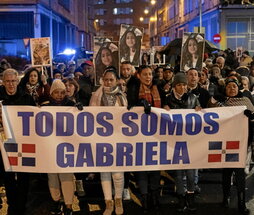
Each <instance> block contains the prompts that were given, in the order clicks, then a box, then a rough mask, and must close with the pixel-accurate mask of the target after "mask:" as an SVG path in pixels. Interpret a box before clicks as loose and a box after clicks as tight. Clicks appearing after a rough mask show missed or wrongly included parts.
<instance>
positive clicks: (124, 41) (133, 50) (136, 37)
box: [120, 27, 142, 65]
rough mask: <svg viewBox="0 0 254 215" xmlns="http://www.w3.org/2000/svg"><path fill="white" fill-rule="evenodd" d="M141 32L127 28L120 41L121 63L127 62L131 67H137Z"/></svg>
mask: <svg viewBox="0 0 254 215" xmlns="http://www.w3.org/2000/svg"><path fill="white" fill-rule="evenodd" d="M141 39H142V32H141V31H140V30H139V29H138V28H135V27H129V28H128V29H127V30H126V31H125V32H124V34H123V36H122V37H121V39H120V59H121V62H123V61H129V62H131V64H132V65H139V56H140V49H141Z"/></svg>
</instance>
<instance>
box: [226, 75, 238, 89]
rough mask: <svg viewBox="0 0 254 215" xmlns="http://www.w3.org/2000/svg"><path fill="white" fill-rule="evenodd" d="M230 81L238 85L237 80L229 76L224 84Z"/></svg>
mask: <svg viewBox="0 0 254 215" xmlns="http://www.w3.org/2000/svg"><path fill="white" fill-rule="evenodd" d="M230 82H233V83H235V84H236V85H237V86H238V87H239V86H240V84H239V81H238V79H237V78H236V77H233V76H230V77H228V78H226V79H225V86H227V85H228V84H229V83H230Z"/></svg>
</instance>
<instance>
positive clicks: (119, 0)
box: [115, 0, 132, 4]
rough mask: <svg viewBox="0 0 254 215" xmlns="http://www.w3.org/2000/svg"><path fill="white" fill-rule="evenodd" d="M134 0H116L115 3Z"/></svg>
mask: <svg viewBox="0 0 254 215" xmlns="http://www.w3.org/2000/svg"><path fill="white" fill-rule="evenodd" d="M130 2H132V0H115V3H117V4H120V3H130Z"/></svg>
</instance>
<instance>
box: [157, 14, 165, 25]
mask: <svg viewBox="0 0 254 215" xmlns="http://www.w3.org/2000/svg"><path fill="white" fill-rule="evenodd" d="M164 14H165V11H162V12H161V13H160V14H158V26H162V25H163V23H164Z"/></svg>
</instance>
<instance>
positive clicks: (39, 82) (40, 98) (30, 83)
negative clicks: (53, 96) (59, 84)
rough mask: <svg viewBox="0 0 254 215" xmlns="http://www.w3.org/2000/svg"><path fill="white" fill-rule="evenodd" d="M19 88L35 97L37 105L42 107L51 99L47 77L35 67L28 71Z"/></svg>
mask: <svg viewBox="0 0 254 215" xmlns="http://www.w3.org/2000/svg"><path fill="white" fill-rule="evenodd" d="M19 86H20V87H21V89H22V90H24V91H25V92H27V93H28V94H30V95H31V96H32V97H33V99H34V101H35V103H36V104H37V105H41V104H43V103H44V102H46V101H48V99H49V91H50V86H49V84H48V83H47V79H46V76H45V75H43V74H41V73H40V72H39V71H38V70H37V69H36V68H34V67H30V68H28V69H26V71H25V75H24V77H23V78H22V79H21V81H20V83H19Z"/></svg>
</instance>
